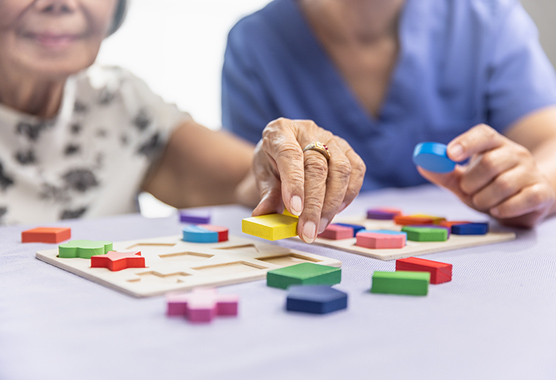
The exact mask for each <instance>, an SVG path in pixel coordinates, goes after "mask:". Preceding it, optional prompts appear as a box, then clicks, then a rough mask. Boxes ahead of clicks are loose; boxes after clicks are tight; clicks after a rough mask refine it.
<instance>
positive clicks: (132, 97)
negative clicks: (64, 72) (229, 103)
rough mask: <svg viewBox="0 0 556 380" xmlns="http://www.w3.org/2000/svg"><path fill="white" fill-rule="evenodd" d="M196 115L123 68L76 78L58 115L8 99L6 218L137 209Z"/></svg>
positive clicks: (0, 170) (2, 193) (0, 203)
mask: <svg viewBox="0 0 556 380" xmlns="http://www.w3.org/2000/svg"><path fill="white" fill-rule="evenodd" d="M188 118H190V116H189V114H187V113H185V112H181V111H179V110H178V109H177V107H176V106H175V105H172V104H168V103H166V102H164V101H163V99H162V98H161V97H159V96H158V95H156V94H154V93H153V92H152V91H151V90H150V89H149V88H148V87H147V86H146V84H145V83H144V82H143V81H141V80H140V79H138V78H137V77H135V76H134V75H133V74H131V73H129V72H128V71H126V70H123V69H121V68H118V67H101V66H93V67H91V68H89V69H88V70H87V71H85V72H82V73H80V74H78V75H75V76H73V77H71V78H69V79H68V81H67V83H66V86H65V89H64V97H63V100H62V104H61V107H60V110H59V113H58V115H57V117H56V118H54V119H52V120H42V119H38V118H36V117H33V116H29V115H26V114H22V113H19V112H16V111H14V110H12V109H10V108H8V107H5V106H3V105H1V104H0V224H19V223H25V224H33V223H35V224H36V223H48V222H52V221H55V220H58V219H70V218H81V217H97V216H105V215H112V214H120V213H129V212H134V211H137V207H136V196H137V194H138V192H139V191H140V187H141V184H142V181H143V179H144V177H145V175H146V173H147V172H148V170H149V168H150V167H151V165H152V164H153V162H155V161H156V159H157V158H158V157H159V155H160V153H161V152H162V149H163V147H164V145H165V144H166V141H167V139H168V137H169V135H170V133H171V132H172V130H173V129H174V128H175V127H177V126H178V125H179V124H180V122H182V121H185V120H187V119H188Z"/></svg>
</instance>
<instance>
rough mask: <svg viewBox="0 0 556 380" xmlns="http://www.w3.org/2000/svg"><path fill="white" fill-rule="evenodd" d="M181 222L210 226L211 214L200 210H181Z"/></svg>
mask: <svg viewBox="0 0 556 380" xmlns="http://www.w3.org/2000/svg"><path fill="white" fill-rule="evenodd" d="M179 215H180V222H181V223H191V224H209V223H210V212H208V211H199V210H180V211H179Z"/></svg>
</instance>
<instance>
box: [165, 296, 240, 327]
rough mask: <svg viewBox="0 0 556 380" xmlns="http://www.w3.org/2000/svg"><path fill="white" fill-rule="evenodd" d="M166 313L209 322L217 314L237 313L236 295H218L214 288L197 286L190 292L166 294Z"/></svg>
mask: <svg viewBox="0 0 556 380" xmlns="http://www.w3.org/2000/svg"><path fill="white" fill-rule="evenodd" d="M166 300H167V304H168V310H167V315H169V316H174V315H183V316H185V317H186V318H187V319H189V320H190V321H191V322H210V321H212V320H213V319H214V317H215V316H217V315H227V316H230V315H237V312H238V297H237V296H236V295H218V294H217V293H216V290H215V289H211V288H198V289H194V290H193V291H192V292H191V293H185V294H183V293H182V294H175V293H174V294H168V296H167V297H166Z"/></svg>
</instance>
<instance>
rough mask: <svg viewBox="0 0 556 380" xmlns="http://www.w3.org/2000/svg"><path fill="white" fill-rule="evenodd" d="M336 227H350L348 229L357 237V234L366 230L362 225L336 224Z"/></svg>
mask: <svg viewBox="0 0 556 380" xmlns="http://www.w3.org/2000/svg"><path fill="white" fill-rule="evenodd" d="M334 224H335V225H336V226H342V227H348V228H352V229H353V236H352V237H355V235H357V233H358V232H359V231H361V230H364V229H365V226H362V225H360V224H349V223H334Z"/></svg>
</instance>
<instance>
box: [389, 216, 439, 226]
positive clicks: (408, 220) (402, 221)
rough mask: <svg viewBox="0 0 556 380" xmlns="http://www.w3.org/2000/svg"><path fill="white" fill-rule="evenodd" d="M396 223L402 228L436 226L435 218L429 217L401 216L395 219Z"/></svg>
mask: <svg viewBox="0 0 556 380" xmlns="http://www.w3.org/2000/svg"><path fill="white" fill-rule="evenodd" d="M394 223H396V224H399V225H402V226H410V225H422V224H434V218H431V217H428V216H412V215H400V216H395V217H394Z"/></svg>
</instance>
